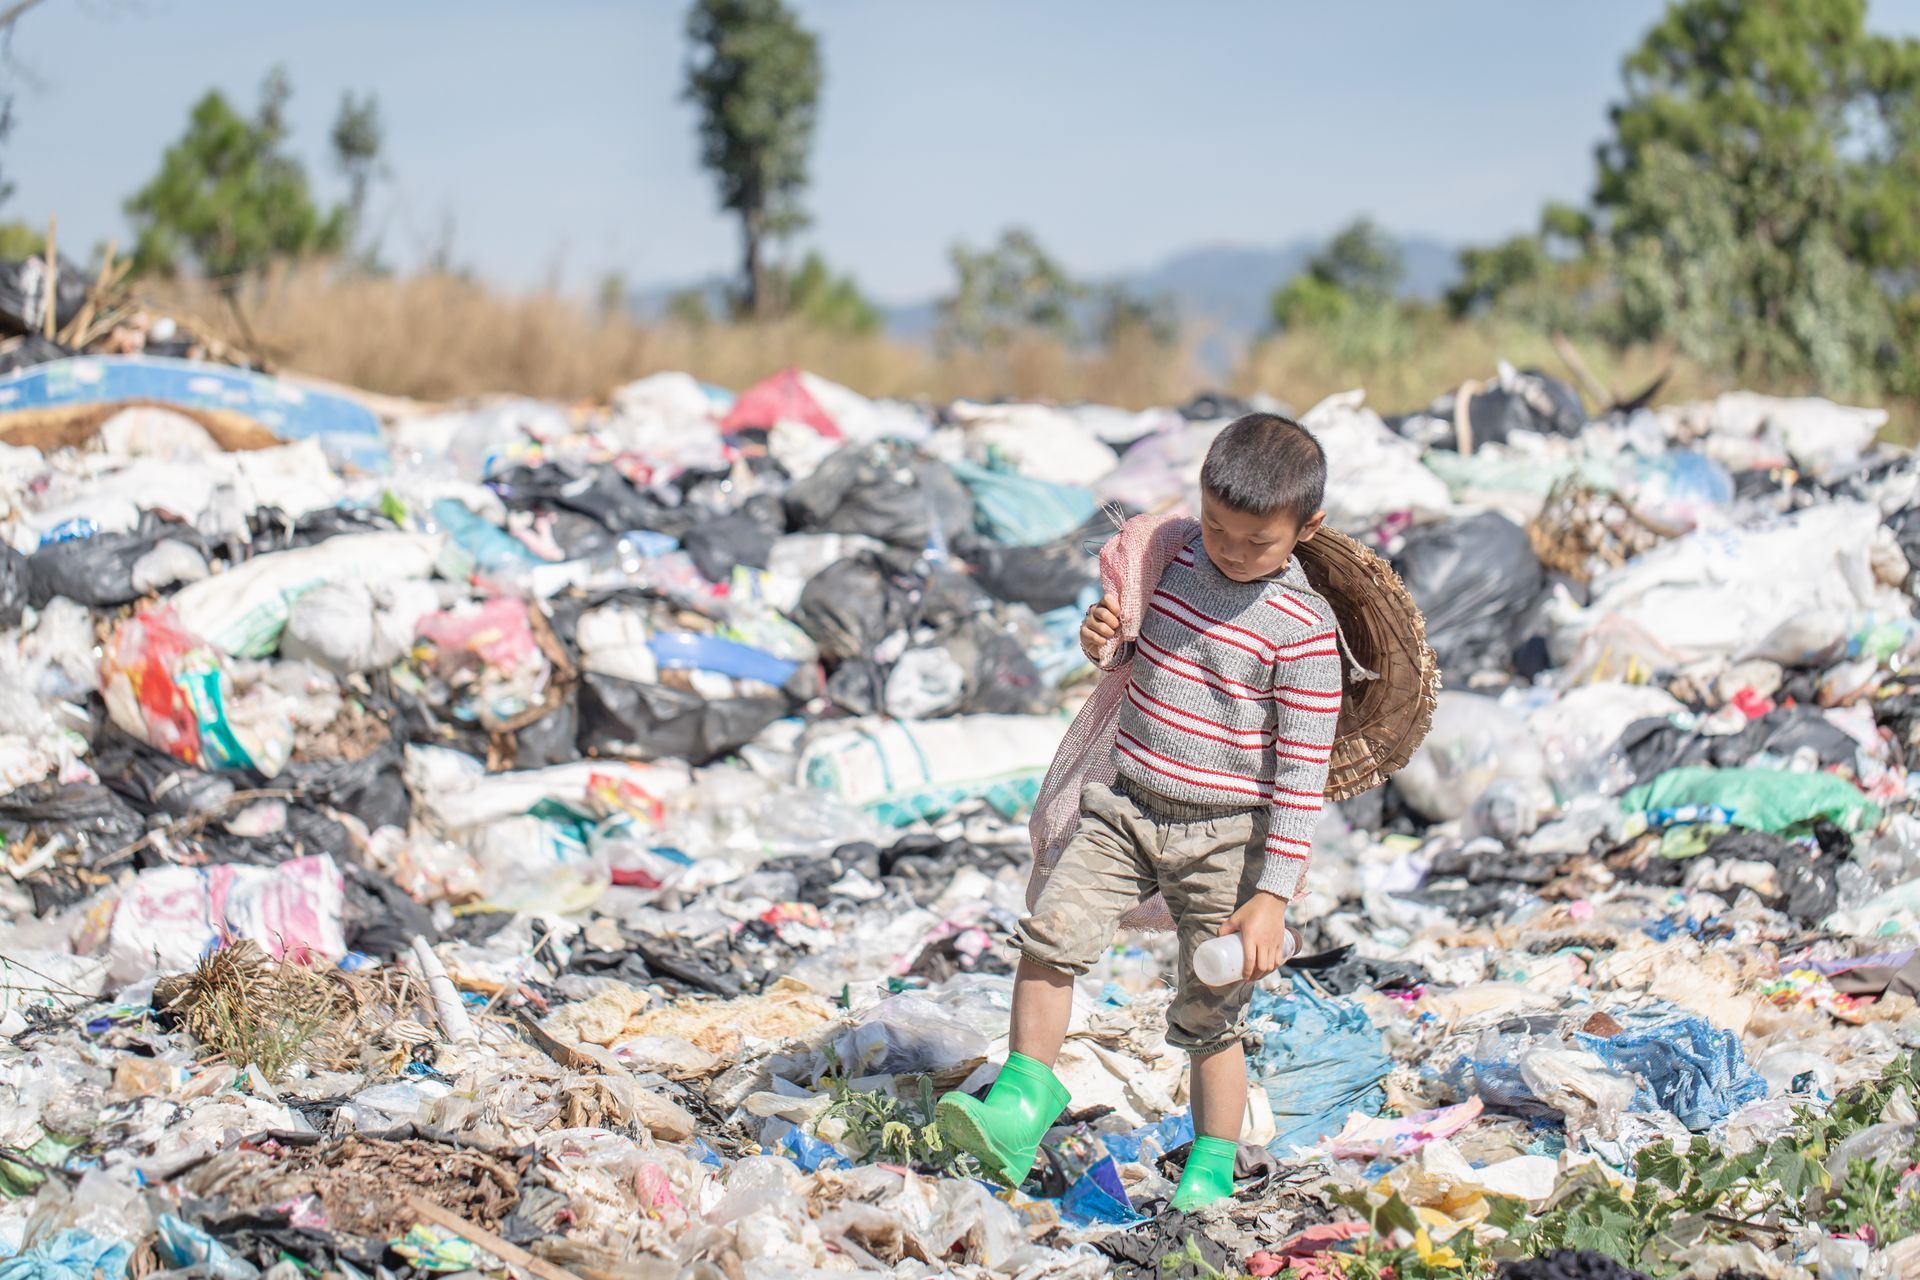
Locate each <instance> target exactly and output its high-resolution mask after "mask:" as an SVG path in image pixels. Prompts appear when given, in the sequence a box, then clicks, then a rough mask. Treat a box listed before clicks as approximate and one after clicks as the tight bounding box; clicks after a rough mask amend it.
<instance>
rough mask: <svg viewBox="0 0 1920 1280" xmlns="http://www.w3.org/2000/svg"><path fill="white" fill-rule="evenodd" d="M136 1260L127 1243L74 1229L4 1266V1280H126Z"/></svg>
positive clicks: (0, 1272)
mask: <svg viewBox="0 0 1920 1280" xmlns="http://www.w3.org/2000/svg"><path fill="white" fill-rule="evenodd" d="M132 1256H133V1251H132V1250H131V1249H130V1248H128V1247H127V1244H126V1242H125V1241H122V1240H102V1239H101V1238H100V1237H98V1236H95V1235H90V1234H88V1233H87V1232H85V1231H80V1230H77V1229H74V1228H71V1227H70V1228H68V1229H67V1230H65V1231H61V1232H57V1233H55V1234H54V1236H53V1237H52V1238H51V1239H49V1240H46V1241H45V1242H43V1243H41V1244H37V1245H34V1246H33V1247H32V1248H30V1249H22V1250H21V1251H20V1252H19V1253H17V1254H15V1255H14V1256H13V1257H11V1258H8V1259H7V1260H6V1261H5V1262H0V1280H94V1277H95V1276H98V1277H99V1278H100V1280H126V1276H127V1261H128V1259H129V1258H131V1257H132Z"/></svg>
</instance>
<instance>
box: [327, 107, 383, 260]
mask: <svg viewBox="0 0 1920 1280" xmlns="http://www.w3.org/2000/svg"><path fill="white" fill-rule="evenodd" d="M386 136H387V131H386V125H385V124H384V123H383V122H382V121H381V119H380V100H379V99H378V98H376V97H374V95H372V94H371V93H369V94H368V95H367V96H366V97H364V98H356V97H354V95H353V94H352V93H351V92H348V93H344V94H342V95H340V110H339V113H338V114H336V115H335V116H334V118H333V131H332V134H331V138H332V142H333V164H334V167H335V168H336V169H338V170H339V171H340V176H341V177H343V178H345V179H346V180H347V225H348V228H349V233H350V234H352V235H355V236H357V235H359V234H361V232H362V230H363V220H364V219H365V217H366V209H367V190H368V188H370V187H371V186H372V185H373V180H374V179H375V178H376V177H378V176H380V172H381V170H380V152H381V150H382V148H383V147H384V146H385V145H386Z"/></svg>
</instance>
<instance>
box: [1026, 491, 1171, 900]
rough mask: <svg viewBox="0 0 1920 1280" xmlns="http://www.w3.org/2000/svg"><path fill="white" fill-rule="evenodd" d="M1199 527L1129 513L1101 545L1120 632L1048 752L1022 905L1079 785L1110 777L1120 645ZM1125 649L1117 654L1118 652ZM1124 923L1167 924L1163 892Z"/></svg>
mask: <svg viewBox="0 0 1920 1280" xmlns="http://www.w3.org/2000/svg"><path fill="white" fill-rule="evenodd" d="M1199 531H1200V524H1199V522H1198V521H1196V520H1190V519H1186V518H1184V517H1180V516H1135V517H1134V518H1133V519H1131V520H1129V521H1127V522H1126V523H1125V524H1123V525H1121V526H1120V532H1119V533H1117V534H1115V535H1114V537H1113V538H1112V540H1111V541H1109V542H1108V543H1107V545H1106V546H1104V547H1102V548H1101V549H1100V586H1101V588H1102V589H1103V590H1105V591H1108V592H1111V593H1113V595H1115V596H1116V597H1118V599H1119V605H1120V608H1119V612H1120V634H1119V635H1118V636H1117V637H1115V639H1114V640H1113V641H1112V643H1111V645H1110V647H1108V648H1105V649H1103V650H1102V651H1101V652H1100V653H1098V654H1096V655H1094V660H1095V665H1096V666H1098V667H1100V669H1101V671H1102V672H1103V673H1104V674H1102V675H1101V677H1100V682H1099V683H1098V684H1097V685H1095V686H1094V689H1093V693H1092V694H1091V695H1090V696H1089V697H1088V698H1087V700H1086V702H1085V704H1084V705H1082V706H1081V708H1080V714H1079V715H1077V716H1075V717H1074V718H1073V724H1072V725H1071V726H1069V727H1068V729H1067V736H1066V737H1065V738H1063V739H1062V740H1061V742H1060V749H1059V750H1058V751H1056V752H1055V753H1054V756H1053V764H1052V765H1051V766H1049V768H1048V769H1047V777H1046V781H1045V782H1043V783H1041V784H1040V793H1039V795H1038V796H1037V797H1036V798H1035V799H1034V802H1033V816H1032V817H1031V818H1030V819H1028V822H1027V830H1028V833H1029V834H1030V835H1031V836H1032V838H1033V872H1032V874H1031V876H1029V877H1028V880H1027V906H1028V907H1029V908H1031V907H1032V906H1033V904H1034V902H1035V901H1036V900H1037V899H1038V898H1039V897H1040V889H1041V887H1042V886H1043V885H1045V884H1046V883H1047V876H1048V875H1050V874H1051V873H1052V871H1053V865H1054V863H1056V862H1058V861H1059V860H1060V853H1061V851H1062V850H1064V849H1065V848H1066V847H1067V842H1068V841H1069V840H1071V839H1073V833H1074V831H1075V830H1076V829H1077V828H1078V827H1079V825H1080V788H1081V787H1083V786H1085V785H1086V784H1087V783H1089V782H1096V783H1100V784H1102V785H1105V786H1111V785H1112V784H1113V780H1114V777H1115V770H1114V760H1113V735H1114V730H1115V728H1116V727H1117V726H1118V724H1119V723H1120V704H1121V702H1122V701H1123V700H1124V699H1125V698H1126V696H1127V673H1128V671H1129V669H1130V668H1131V667H1132V665H1133V658H1132V651H1131V650H1129V649H1127V648H1126V646H1127V645H1129V644H1131V643H1132V642H1133V640H1135V639H1136V638H1137V637H1138V636H1139V634H1140V622H1141V618H1142V617H1143V616H1144V615H1145V613H1146V607H1147V601H1148V600H1149V599H1150V598H1151V597H1152V596H1153V593H1154V590H1155V589H1156V588H1157V587H1158V586H1159V585H1160V575H1161V574H1162V573H1164V572H1166V568H1167V565H1168V564H1170V563H1171V562H1172V560H1173V558H1174V556H1176V555H1178V554H1179V553H1180V548H1182V547H1184V546H1186V545H1187V542H1188V541H1189V540H1190V539H1191V538H1192V537H1193V535H1194V534H1196V533H1198V532H1199ZM1122 653H1125V654H1126V656H1125V657H1124V658H1121V657H1119V655H1120V654H1122ZM1120 927H1121V928H1123V929H1171V928H1173V918H1172V916H1170V915H1169V914H1168V913H1167V904H1166V900H1165V899H1163V898H1162V897H1160V895H1158V894H1155V895H1154V896H1153V897H1152V898H1151V899H1149V900H1148V901H1146V902H1143V903H1141V904H1140V905H1139V906H1137V907H1135V908H1134V909H1133V910H1132V911H1130V912H1128V913H1127V915H1126V917H1125V918H1124V919H1122V920H1121V921H1120Z"/></svg>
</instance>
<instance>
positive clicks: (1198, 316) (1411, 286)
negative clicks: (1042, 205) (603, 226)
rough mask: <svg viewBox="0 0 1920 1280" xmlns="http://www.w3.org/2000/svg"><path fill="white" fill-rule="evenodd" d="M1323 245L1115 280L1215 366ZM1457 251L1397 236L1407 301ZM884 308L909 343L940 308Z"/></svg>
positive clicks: (1444, 271)
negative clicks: (1157, 310)
mask: <svg viewBox="0 0 1920 1280" xmlns="http://www.w3.org/2000/svg"><path fill="white" fill-rule="evenodd" d="M1322 243H1323V242H1322V241H1319V240H1298V241H1295V242H1294V243H1292V244H1289V245H1284V246H1281V247H1280V248H1277V249H1259V248H1245V247H1233V246H1219V247H1211V248H1201V249H1188V250H1186V251H1184V252H1182V253H1177V254H1175V255H1173V256H1172V257H1170V258H1168V259H1167V260H1166V261H1164V262H1162V263H1160V264H1159V265H1157V266H1153V267H1149V268H1147V269H1146V270H1143V271H1134V272H1129V273H1127V274H1125V275H1122V276H1119V277H1117V279H1116V282H1117V283H1119V284H1121V285H1124V286H1125V287H1127V288H1128V289H1130V290H1132V291H1133V292H1135V293H1139V294H1144V295H1148V296H1152V295H1156V294H1166V295H1168V296H1169V297H1171V298H1172V299H1173V302H1174V306H1175V307H1176V308H1177V309H1178V311H1179V314H1180V317H1181V319H1182V321H1184V322H1185V323H1187V324H1189V325H1191V326H1193V327H1195V328H1197V329H1200V330H1203V331H1204V332H1205V334H1206V341H1205V344H1204V346H1205V349H1204V350H1203V352H1202V356H1203V359H1206V360H1207V362H1208V363H1209V364H1212V363H1215V358H1214V357H1216V356H1228V355H1229V353H1230V350H1231V349H1233V348H1238V347H1239V346H1241V345H1242V344H1244V343H1245V342H1246V341H1247V340H1248V339H1250V338H1253V337H1255V336H1256V335H1258V334H1259V333H1260V332H1261V331H1262V330H1264V329H1265V328H1266V327H1267V320H1268V316H1269V314H1270V312H1269V307H1268V302H1269V299H1270V298H1271V297H1272V296H1273V291H1274V290H1275V289H1276V288H1278V287H1279V286H1280V285H1282V284H1284V283H1285V282H1286V281H1288V280H1290V279H1292V278H1293V277H1294V276H1295V275H1297V274H1299V272H1300V271H1301V270H1302V269H1304V268H1305V267H1306V265H1307V260H1308V259H1310V258H1311V257H1312V256H1313V255H1314V253H1315V251H1317V250H1318V249H1319V248H1320V246H1321V244H1322ZM1456 253H1457V250H1456V248H1455V247H1454V246H1452V245H1449V244H1445V243H1442V242H1441V241H1438V240H1434V239H1431V238H1428V237H1425V236H1410V237H1408V238H1406V239H1404V240H1402V241H1400V254H1401V260H1402V262H1403V263H1404V264H1405V268H1406V274H1405V276H1404V278H1403V280H1402V284H1401V293H1402V294H1404V295H1405V296H1407V297H1410V298H1435V297H1438V296H1439V295H1440V294H1441V292H1442V291H1444V290H1445V289H1446V287H1447V286H1448V285H1450V284H1452V283H1453V280H1454V277H1455V276H1456V275H1457V274H1458V269H1459V268H1458V263H1457V260H1456V257H1455V255H1456ZM1100 283H1106V282H1105V281H1101V282H1100ZM696 287H698V288H700V289H702V290H703V291H704V292H706V293H707V294H708V296H709V298H710V299H711V300H712V302H713V303H715V304H718V303H719V302H720V300H721V298H722V297H723V296H724V295H723V288H724V286H723V284H722V282H721V281H719V280H718V279H708V280H705V281H702V282H701V283H700V284H699V285H698V286H696ZM677 291H678V290H677V289H676V288H669V287H662V288H655V289H646V290H641V291H637V292H636V293H634V294H633V296H632V301H633V306H634V309H635V310H636V311H637V312H638V313H639V314H641V315H643V316H649V317H653V316H659V315H661V314H662V313H664V311H665V309H666V302H667V299H668V297H669V296H670V295H672V294H673V293H675V292H677ZM715 309H718V308H717V305H716V308H715ZM883 312H884V315H885V317H886V326H887V332H888V333H889V334H891V335H892V336H894V337H896V338H901V339H905V340H907V341H921V340H924V339H926V338H929V337H931V336H932V334H933V331H934V327H935V325H936V324H938V322H939V306H938V303H937V302H935V301H934V300H933V299H928V300H926V301H923V302H912V303H905V304H902V305H900V306H893V307H887V308H884V309H883Z"/></svg>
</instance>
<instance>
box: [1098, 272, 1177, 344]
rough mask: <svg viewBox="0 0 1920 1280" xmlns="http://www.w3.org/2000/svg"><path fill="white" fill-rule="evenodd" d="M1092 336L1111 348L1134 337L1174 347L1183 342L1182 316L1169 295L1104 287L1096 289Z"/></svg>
mask: <svg viewBox="0 0 1920 1280" xmlns="http://www.w3.org/2000/svg"><path fill="white" fill-rule="evenodd" d="M1092 336H1093V337H1094V339H1095V340H1097V341H1098V342H1099V343H1100V344H1101V345H1102V346H1107V347H1112V346H1116V345H1119V344H1120V343H1122V342H1125V341H1127V340H1128V339H1130V338H1145V339H1146V340H1147V341H1148V342H1149V343H1151V344H1152V345H1154V346H1158V347H1170V346H1172V345H1173V344H1174V343H1176V342H1178V341H1179V339H1180V316H1179V313H1178V311H1177V309H1176V308H1175V306H1174V302H1173V298H1172V297H1170V296H1169V295H1167V294H1164V293H1158V294H1151V295H1149V294H1141V293H1136V292H1134V291H1133V290H1132V289H1129V288H1127V287H1126V286H1125V285H1121V284H1104V285H1101V286H1100V287H1099V288H1098V289H1096V290H1094V314H1093V334H1092Z"/></svg>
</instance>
